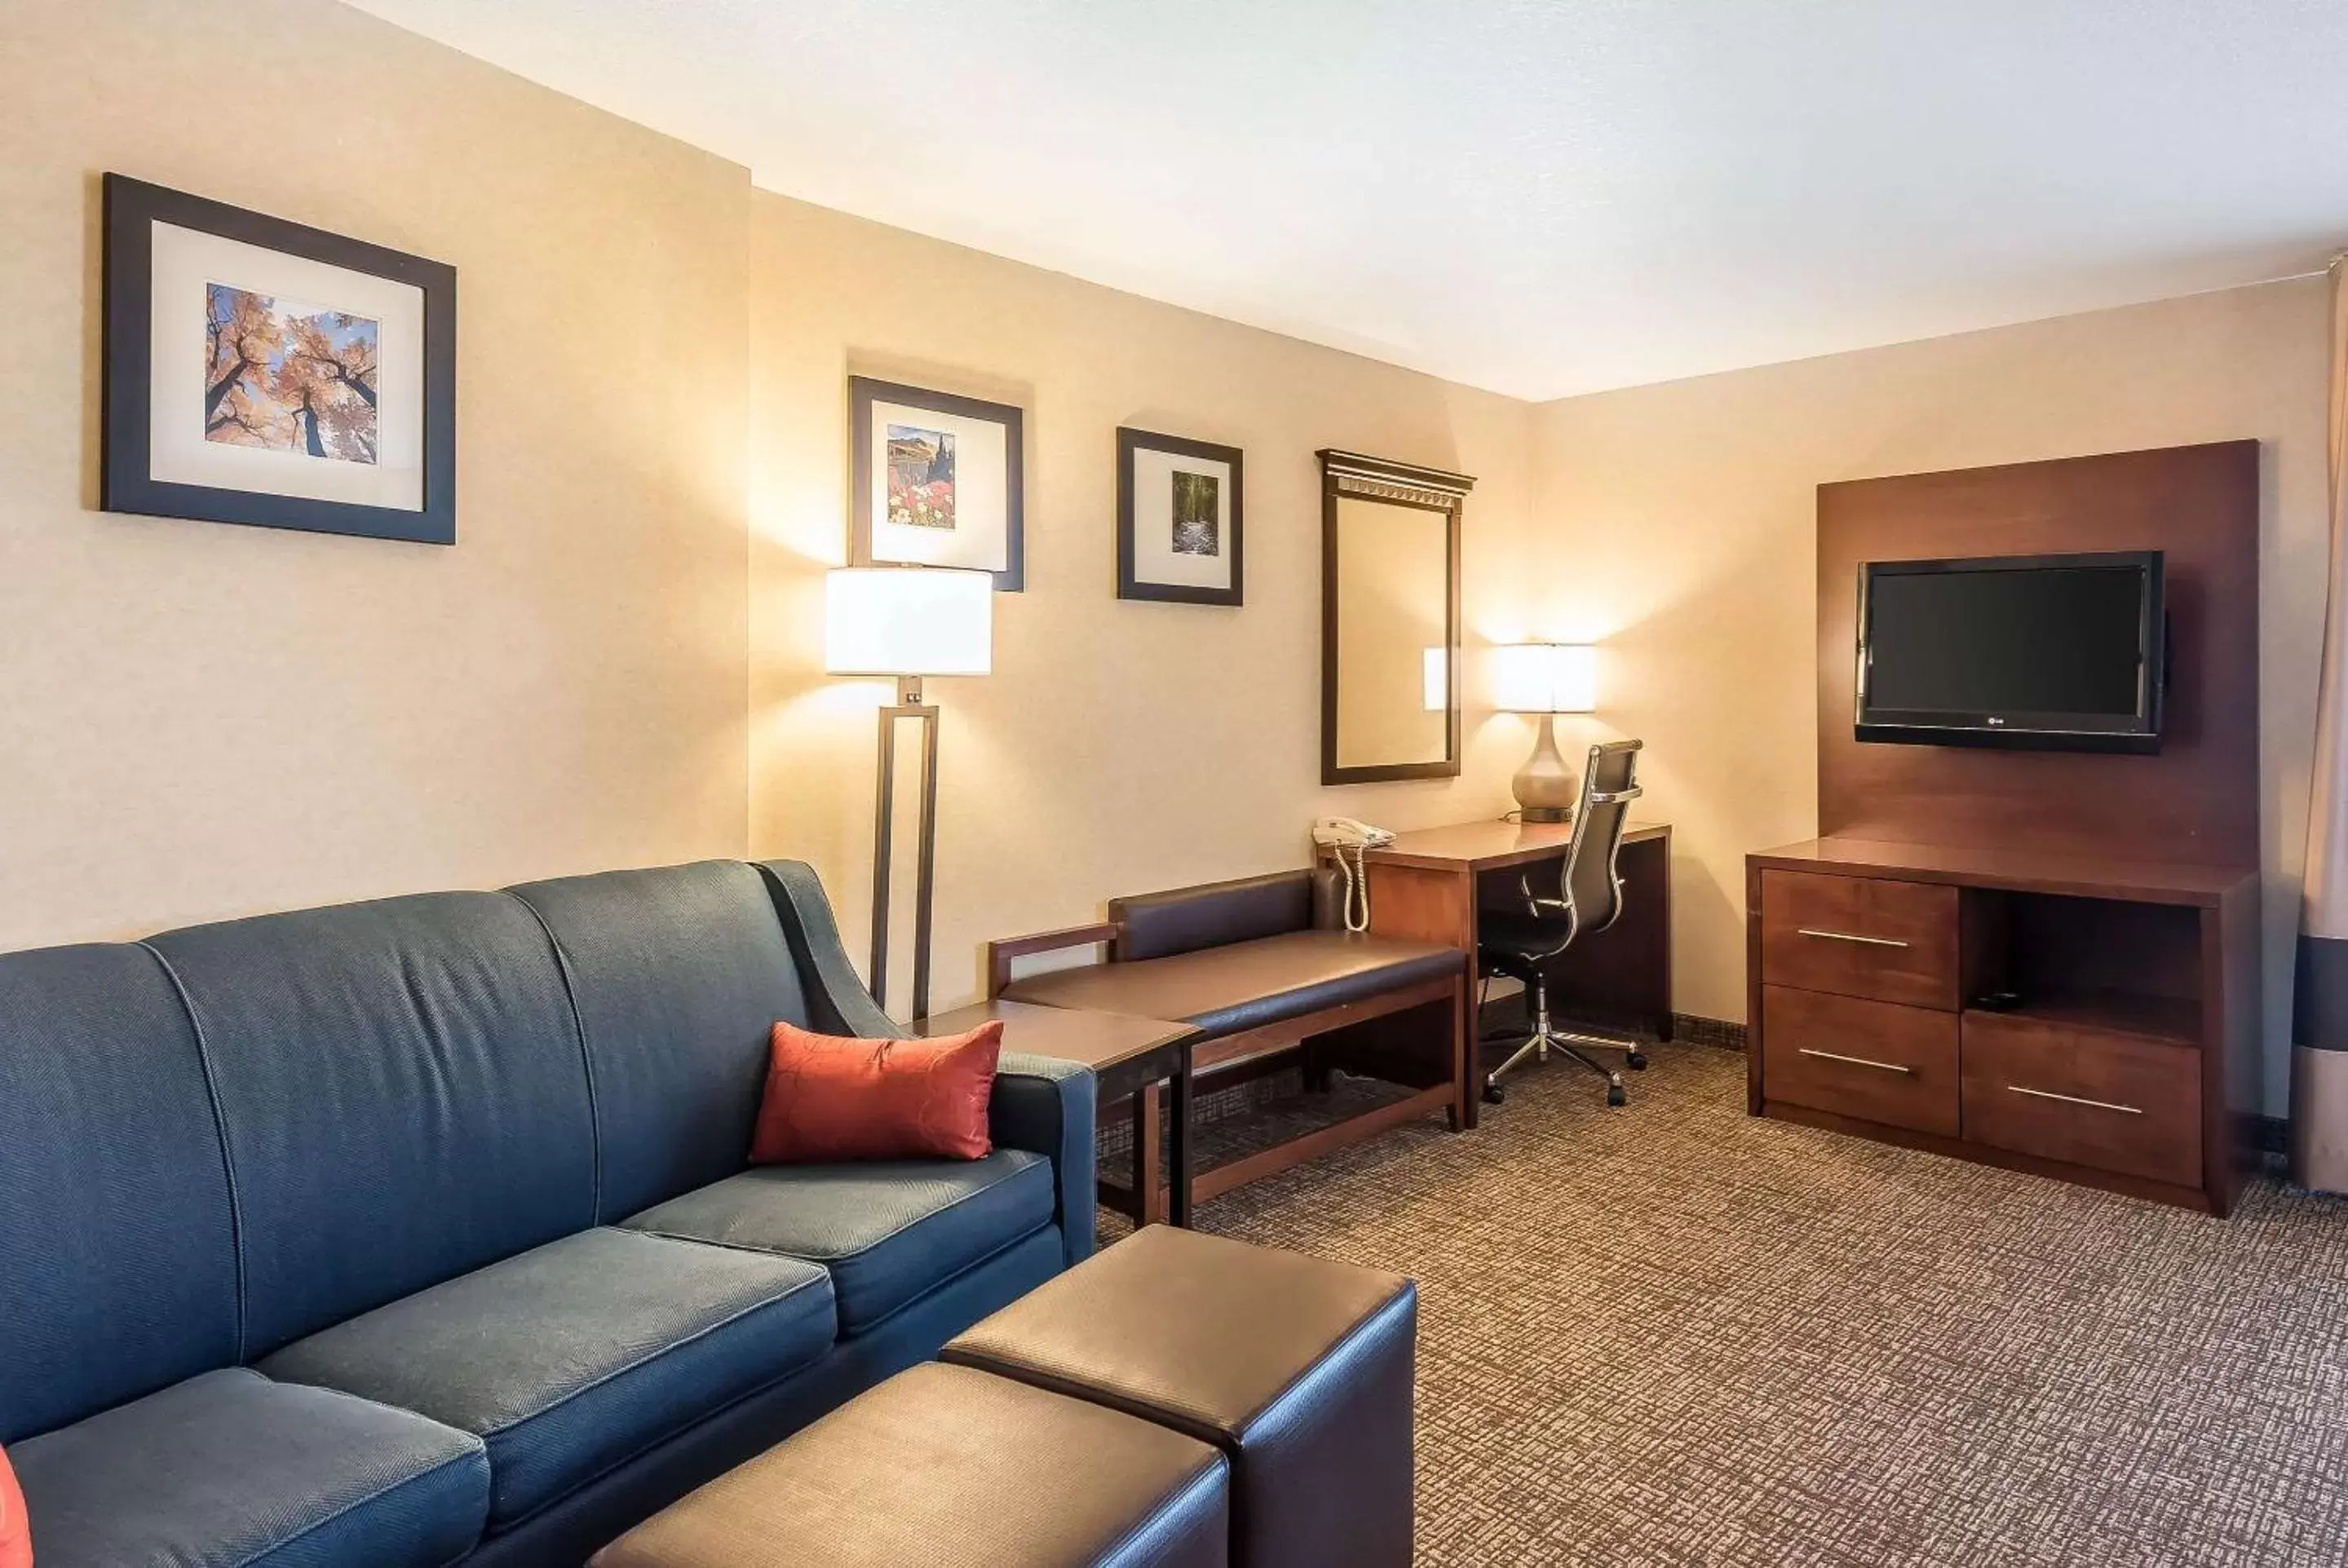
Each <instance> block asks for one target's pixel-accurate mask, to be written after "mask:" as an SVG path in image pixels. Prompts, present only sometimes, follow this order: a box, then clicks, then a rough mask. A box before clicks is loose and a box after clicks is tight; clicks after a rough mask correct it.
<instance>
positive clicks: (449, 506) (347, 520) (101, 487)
mask: <svg viewBox="0 0 2348 1568" xmlns="http://www.w3.org/2000/svg"><path fill="white" fill-rule="evenodd" d="M105 231H106V261H105V271H106V343H105V354H104V364H105V372H104V374H105V391H104V395H103V398H102V403H103V407H104V419H103V425H102V430H101V436H100V445H101V448H102V451H101V456H100V459H99V466H100V472H99V483H98V491H99V497H98V500H99V505H100V506H101V507H104V508H105V509H106V510H108V511H109V512H137V513H143V514H146V515H148V516H151V517H163V518H194V519H196V520H198V521H203V522H215V523H249V524H252V525H255V526H257V527H261V528H302V529H307V530H310V531H313V532H317V533H330V534H361V535H366V536H368V537H371V538H386V539H409V540H415V541H417V542H420V543H425V544H441V545H447V544H454V543H456V542H457V272H456V269H455V268H453V267H449V266H447V265H444V264H443V263H441V262H438V261H427V260H425V259H424V258H423V257H421V256H410V255H407V254H406V253H404V252H402V251H390V250H386V249H384V248H383V247H382V246H379V245H370V244H367V243H366V242H365V241H359V240H351V239H345V238H344V237H343V236H341V235H338V234H329V233H326V232H324V231H322V230H317V229H308V228H304V227H303V226H302V225H301V224H298V223H289V222H287V221H285V220H283V219H278V218H271V217H266V216H264V215H263V214H261V213H258V212H248V211H246V210H243V209H242V208H237V207H230V206H226V205H224V204H222V203H221V202H218V201H210V200H205V199H204V198H202V197H201V196H190V195H188V194H186V193H184V192H182V191H177V190H165V189H163V188H162V187H161V186H158V185H149V184H147V183H145V182H143V181H141V180H137V179H129V178H128V177H126V176H123V175H119V174H108V176H107V177H106V217H105Z"/></svg>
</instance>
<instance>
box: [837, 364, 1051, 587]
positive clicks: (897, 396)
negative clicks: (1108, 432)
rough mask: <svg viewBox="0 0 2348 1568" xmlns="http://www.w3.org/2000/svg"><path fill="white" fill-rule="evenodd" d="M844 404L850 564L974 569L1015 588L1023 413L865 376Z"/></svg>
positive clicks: (852, 383)
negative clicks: (849, 474)
mask: <svg viewBox="0 0 2348 1568" xmlns="http://www.w3.org/2000/svg"><path fill="white" fill-rule="evenodd" d="M848 399H849V425H850V437H849V439H850V449H851V453H852V463H851V466H852V468H853V470H854V472H853V476H852V477H851V479H850V486H849V488H850V524H849V541H848V542H849V550H848V557H849V564H850V565H851V566H892V565H894V566H903V565H912V566H948V567H965V568H974V569H978V570H980V571H990V572H993V573H994V586H995V588H996V589H997V590H998V591H1001V592H1004V593H1016V592H1018V591H1019V590H1020V589H1022V588H1023V587H1024V586H1025V581H1026V574H1025V564H1024V559H1023V557H1024V551H1023V548H1022V545H1021V538H1020V512H1021V495H1022V491H1023V489H1024V487H1025V485H1024V476H1023V469H1024V466H1025V449H1024V443H1025V435H1024V425H1025V416H1024V415H1023V414H1022V413H1021V411H1020V410H1019V409H1016V408H1014V407H1012V406H1011V405H1009V404H1005V403H983V402H981V401H979V400H978V399H977V398H975V397H958V396H956V395H953V394H952V393H949V392H931V391H927V390H925V389H923V388H922V387H918V386H900V385H898V384H896V383H894V382H889V381H875V380H872V379H871V378H870V377H869V376H861V375H853V376H850V377H849V379H848Z"/></svg>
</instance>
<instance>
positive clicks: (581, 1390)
mask: <svg viewBox="0 0 2348 1568" xmlns="http://www.w3.org/2000/svg"><path fill="white" fill-rule="evenodd" d="M597 1228H598V1229H602V1228H604V1227H602V1226H598V1227H597ZM830 1282H831V1276H829V1275H826V1276H824V1277H823V1278H822V1280H820V1281H818V1280H812V1279H803V1280H800V1281H799V1282H798V1284H796V1285H794V1286H791V1287H790V1288H789V1289H788V1290H786V1291H784V1292H783V1293H782V1294H781V1295H779V1296H768V1297H767V1299H765V1300H764V1301H756V1302H752V1303H751V1304H750V1305H749V1306H747V1307H743V1308H742V1309H741V1310H740V1311H738V1312H733V1313H728V1314H727V1315H726V1317H721V1318H719V1319H717V1320H716V1322H714V1323H708V1324H705V1325H703V1326H702V1327H699V1328H696V1329H695V1330H694V1331H693V1332H692V1333H690V1334H688V1335H686V1336H685V1337H684V1338H682V1339H672V1340H670V1341H669V1342H668V1343H667V1344H665V1345H664V1346H662V1347H661V1348H659V1349H657V1350H655V1351H654V1352H653V1353H652V1354H650V1355H647V1356H641V1357H638V1358H636V1359H635V1360H633V1361H631V1362H629V1363H628V1364H627V1365H626V1366H624V1367H614V1368H612V1369H611V1370H610V1371H608V1372H606V1373H604V1374H603V1375H602V1377H600V1378H596V1379H595V1380H594V1381H593V1382H592V1383H582V1384H581V1385H580V1386H579V1387H577V1388H575V1389H572V1390H571V1391H570V1392H569V1393H567V1394H565V1395H563V1396H562V1398H561V1399H557V1400H555V1401H554V1402H553V1403H552V1404H550V1405H543V1406H541V1407H540V1408H539V1409H535V1410H532V1411H530V1413H529V1414H528V1415H526V1416H517V1417H515V1418H514V1419H512V1420H510V1421H507V1422H505V1423H503V1424H502V1425H499V1426H496V1427H491V1428H489V1430H486V1431H483V1432H481V1433H479V1437H480V1439H481V1440H482V1441H483V1442H487V1441H488V1440H489V1439H491V1438H498V1437H503V1436H505V1435H506V1434H507V1433H508V1432H511V1431H517V1430H520V1429H521V1428H523V1427H526V1426H528V1425H529V1424H530V1422H532V1421H534V1420H537V1419H540V1418H541V1417H542V1416H548V1415H551V1414H553V1413H554V1412H555V1411H556V1410H559V1409H562V1407H563V1406H565V1405H567V1404H570V1403H571V1402H572V1400H574V1399H583V1398H584V1397H586V1396H587V1395H589V1394H592V1393H593V1392H594V1391H595V1390H596V1389H600V1388H602V1387H603V1386H604V1385H605V1384H607V1383H611V1382H613V1381H615V1380H616V1379H618V1378H624V1377H626V1376H627V1375H628V1374H629V1373H631V1372H636V1371H641V1370H643V1369H644V1368H646V1367H649V1366H651V1365H652V1364H653V1363H654V1362H655V1361H658V1360H660V1359H661V1358H664V1357H666V1356H671V1355H674V1354H675V1352H677V1351H679V1350H682V1349H684V1348H685V1347H686V1346H688V1345H697V1344H699V1343H700V1342H701V1341H703V1340H704V1339H706V1338H708V1337H710V1336H711V1335H712V1334H715V1333H716V1332H717V1331H718V1330H719V1329H721V1328H728V1327H733V1326H734V1325H735V1324H736V1323H739V1322H741V1321H742V1320H743V1319H744V1318H746V1317H750V1316H752V1315H753V1314H756V1313H759V1312H764V1311H766V1310H767V1308H768V1307H780V1306H782V1305H783V1304H784V1303H785V1302H787V1301H788V1300H790V1299H791V1298H792V1297H793V1296H797V1295H798V1294H799V1293H800V1292H801V1291H803V1290H809V1289H812V1288H813V1287H814V1286H816V1285H818V1284H825V1285H829V1283H830ZM810 1364H812V1363H810Z"/></svg>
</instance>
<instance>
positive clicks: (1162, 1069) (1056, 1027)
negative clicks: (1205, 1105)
mask: <svg viewBox="0 0 2348 1568" xmlns="http://www.w3.org/2000/svg"><path fill="white" fill-rule="evenodd" d="M995 1019H1000V1020H1003V1049H1004V1050H1015V1051H1024V1052H1025V1053H1026V1054H1027V1055H1030V1056H1052V1057H1057V1058H1059V1059H1060V1060H1061V1061H1079V1062H1082V1063H1084V1065H1086V1067H1089V1068H1091V1069H1092V1070H1093V1078H1094V1080H1095V1088H1094V1091H1093V1092H1094V1096H1095V1099H1096V1102H1097V1103H1098V1104H1100V1105H1113V1104H1115V1103H1117V1102H1118V1101H1120V1100H1125V1099H1128V1098H1129V1099H1131V1100H1132V1102H1133V1122H1134V1125H1133V1187H1132V1189H1131V1190H1132V1192H1133V1194H1134V1204H1135V1208H1136V1210H1137V1211H1138V1212H1134V1213H1133V1219H1134V1223H1135V1224H1137V1225H1152V1224H1155V1223H1156V1222H1158V1221H1159V1220H1165V1221H1167V1222H1169V1224H1173V1225H1189V1223H1190V1185H1191V1183H1190V1046H1191V1042H1192V1041H1193V1040H1195V1039H1196V1038H1197V1036H1198V1033H1199V1031H1198V1030H1196V1029H1194V1028H1192V1027H1191V1026H1190V1025H1189V1024H1187V1023H1169V1022H1167V1021H1165V1020H1161V1019H1154V1018H1128V1017H1127V1016H1126V1015H1124V1014H1122V1013H1109V1012H1089V1011H1086V1010H1085V1009H1080V1008H1054V1007H1038V1006H1034V1005H1031V1004H1029V1003H1026V1002H1014V1001H991V1002H973V1003H972V1004H971V1005H970V1006H968V1007H963V1008H956V1009H953V1011H952V1012H945V1013H939V1014H937V1015H936V1016H934V1017H932V1018H926V1019H923V1020H922V1021H921V1022H919V1023H916V1024H915V1025H913V1028H914V1029H915V1030H919V1031H920V1032H921V1033H922V1035H923V1036H924V1037H935V1036H938V1035H948V1034H961V1033H963V1032H964V1031H965V1030H973V1029H976V1028H977V1027H978V1026H979V1025H980V1024H983V1023H986V1022H989V1021H991V1020H995ZM1161 1082H1162V1083H1166V1084H1168V1085H1169V1086H1170V1088H1171V1089H1172V1091H1173V1092H1172V1093H1171V1094H1170V1095H1169V1097H1168V1098H1169V1099H1170V1100H1171V1102H1172V1104H1171V1105H1170V1106H1169V1108H1168V1113H1167V1114H1168V1125H1167V1130H1166V1143H1167V1156H1168V1158H1167V1164H1168V1166H1169V1169H1168V1171H1167V1173H1166V1175H1167V1181H1166V1184H1165V1187H1164V1188H1163V1191H1164V1192H1165V1194H1166V1196H1165V1198H1164V1200H1163V1202H1164V1212H1163V1213H1161V1212H1159V1192H1160V1191H1161V1189H1160V1187H1159V1182H1158V1171H1157V1164H1158V1159H1157V1156H1158V1116H1159V1109H1158V1108H1159V1096H1158V1093H1157V1088H1158V1085H1159V1083H1161ZM1098 1185H1099V1187H1100V1196H1101V1198H1102V1199H1103V1201H1105V1202H1107V1203H1109V1204H1110V1205H1111V1206H1112V1207H1115V1208H1118V1209H1121V1210H1122V1209H1124V1208H1125V1207H1126V1205H1125V1204H1124V1203H1123V1202H1122V1201H1121V1199H1122V1196H1123V1194H1118V1193H1117V1189H1115V1188H1113V1187H1110V1186H1108V1185H1107V1184H1106V1183H1102V1184H1098Z"/></svg>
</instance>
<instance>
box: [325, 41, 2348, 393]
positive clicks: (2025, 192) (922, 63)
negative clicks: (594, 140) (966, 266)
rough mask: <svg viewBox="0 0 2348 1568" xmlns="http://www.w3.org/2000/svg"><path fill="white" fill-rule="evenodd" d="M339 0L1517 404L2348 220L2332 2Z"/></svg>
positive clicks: (2309, 258) (907, 202)
mask: <svg viewBox="0 0 2348 1568" xmlns="http://www.w3.org/2000/svg"><path fill="white" fill-rule="evenodd" d="M358 3H359V4H360V5H362V6H363V7H364V8H365V9H366V10H369V11H372V12H374V13H376V15H381V16H385V17H387V18H389V19H390V20H392V21H395V22H397V23H399V24H401V25H403V26H407V27H411V28H413V29H415V30H417V31H418V32H421V33H425V34H427V35H429V36H433V37H435V38H438V39H441V40H444V41H445V42H447V43H449V44H452V45H455V46H457V47H458V48H460V49H464V50H466V51H468V52H469V53H471V54H475V55H478V56H481V57H483V58H484V59H488V60H491V61H494V62H496V63H498V64H499V65H501V66H505V67H509V68H510V69H512V70H514V71H517V72H519V73H520V74H521V75H523V76H526V77H532V78H535V79H536V80H539V81H541V82H544V83H546V84H547V85H549V86H551V87H556V88H559V89H561V91H563V92H566V93H570V94H572V95H574V96H576V97H582V98H585V99H587V100H588V101H590V102H592V103H595V104H599V105H602V107H604V108H609V109H612V110H614V111H616V112H618V113H620V114H622V115H625V116H627V117H628V118H632V119H635V120H639V121H642V122H643V123H644V124H645V125H648V126H652V127H654V128H658V129H660V130H663V131H666V132H668V133H670V134H671V135H674V136H676V137H679V138H683V139H685V140H686V141H690V142H693V143H695V144H697V145H699V146H701V147H704V148H707V149H710V150H712V151H715V152H717V153H720V154H722V155H724V156H725V157H726V158H729V159H735V160H736V161H738V162H741V163H744V164H747V166H748V167H749V168H750V169H751V171H752V174H753V177H754V178H755V179H756V180H757V183H758V184H759V185H761V186H764V187H766V188H767V189H770V190H779V191H783V192H786V193H788V194H789V195H792V196H798V197H803V198H805V199H806V200H810V201H815V202H819V203H821V204H822V205H824V206H827V207H835V208H839V209H842V210H847V211H850V212H855V213H860V214H862V215H864V216H867V217H870V218H875V219H879V220H882V221H884V222H888V223H893V224H897V225H900V226H901V227H904V228H907V229H913V230H918V231H922V232H923V233H928V234H934V235H938V236H941V237H942V238H945V239H949V240H953V241H960V242H962V243H963V244H968V245H974V246H978V247H980V248H982V249H984V250H988V251H997V252H999V253H1001V254H1003V255H1006V256H1014V257H1017V258H1019V259H1020V260H1022V261H1032V262H1035V263H1037V264H1039V265H1042V266H1045V267H1052V268H1056V269H1058V270H1060V271H1063V272H1072V273H1075V274H1076V275H1077V276H1079V277H1084V278H1090V279H1094V280H1096V281H1097V282H1103V283H1108V284H1112V285H1114V286H1116V287H1118V288H1122V289H1128V290H1132V291H1134V292H1138V293H1142V294H1148V295H1151V296H1153V297H1156V298H1158V299H1162V300H1169V301H1173V302H1177V303H1179V304H1184V305H1190V306H1194V307H1196V308H1198V309H1200V310H1204V311H1210V312H1213V313H1216V314H1218V315H1222V316H1229V317H1232V318H1235V319H1237V320H1240V321H1243V322H1250V323H1255V324H1257V325H1260V326H1264V327H1270V328H1272V329H1274V330H1276V331H1280V332H1283V333H1292V334H1294V335H1296V336H1298V337H1303V338H1308V339H1311V340H1313V341H1315V342H1319V343H1330V344H1334V345H1336V346H1339V347H1343V348H1349V349H1354V350H1357V351H1359V352H1361V353H1363V354H1372V355H1375V356H1376V357H1378V358H1380V359H1385V360H1392V361H1395V362H1396V363H1399V364H1407V365H1413V366H1416V367H1418V368H1421V369H1425V370H1428V371H1433V372H1435V373H1437V374H1441V375H1446V376H1449V377H1451V378H1453V379H1455V380H1458V381H1463V382H1468V383H1471V384H1477V385H1481V386H1487V387H1491V388H1494V389H1496V390H1499V391H1503V392H1509V393H1513V394H1516V395H1519V396H1525V397H1532V398H1549V397H1556V396H1560V395H1566V394H1570V393H1576V392H1585V391H1591V390H1594V389H1598V388H1601V387H1610V386H1620V385H1627V384H1635V383H1640V382H1648V381H1658V380H1664V379H1669V378H1672V377H1676V376H1684V375H1690V374H1699V373H1702V372H1706V371H1714V370H1723V369H1728V368H1732V367H1735V366H1740V365H1748V364H1766V363H1769V362H1773V361H1777V360H1786V359H1795V358H1800V357H1803V356H1806V355H1809V354H1825V353H1830V352H1833V351H1836V350H1840V349H1847V348H1854V347H1859V346H1862V345H1867V344H1873V343H1893V342H1900V341H1903V340H1907V339H1912V338H1921V337H1931V336H1936V335H1939V334H1941V333H1952V332H1959V331H1962V330H1965V329H1968V328H1972V327H1980V326H1988V325H1993V324H1996V323H2006V322H2014V321H2025V320H2032V319H2035V318H2040V317H2044V316H2052V315H2060V314H2065V313H2070V312H2074V311H2080V310H2088V309H2094V308H2096V307H2099V306H2105V305H2114V304H2120V303H2126V302H2134V301H2140V300H2148V299H2157V298H2163V297H2167V296H2169V295H2174V294H2181V293H2188V292H2195V291H2197V290H2202V289H2212V288H2222V287H2226V286H2230V285H2232V284H2237V283H2244V282H2256V281H2260V280H2263V279H2269V278H2276V277H2283V276H2289V275H2292V274H2297V273H2304V272H2312V271H2314V270H2317V269H2319V268H2320V267H2322V264H2323V262H2324V261H2325V260H2326V258H2327V257H2328V256H2329V255H2330V254H2331V253H2332V252H2333V251H2334V250H2335V249H2337V248H2338V247H2339V246H2340V245H2341V244H2342V243H2343V241H2348V3H2343V0H358ZM484 156H493V153H491V152H490V151H489V149H484Z"/></svg>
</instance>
